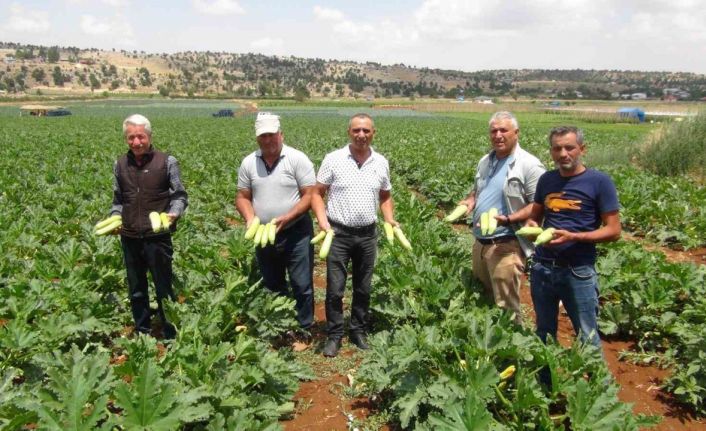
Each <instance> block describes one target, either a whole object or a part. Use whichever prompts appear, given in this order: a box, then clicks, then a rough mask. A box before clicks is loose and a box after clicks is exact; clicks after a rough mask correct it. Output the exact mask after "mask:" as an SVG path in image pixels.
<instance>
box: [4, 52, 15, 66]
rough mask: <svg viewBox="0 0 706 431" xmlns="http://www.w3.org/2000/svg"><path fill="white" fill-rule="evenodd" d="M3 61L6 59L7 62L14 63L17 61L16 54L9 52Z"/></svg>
mask: <svg viewBox="0 0 706 431" xmlns="http://www.w3.org/2000/svg"><path fill="white" fill-rule="evenodd" d="M3 61H4V62H5V63H6V64H12V63H14V62H15V56H14V55H11V54H8V55H6V56H5V58H4V59H3Z"/></svg>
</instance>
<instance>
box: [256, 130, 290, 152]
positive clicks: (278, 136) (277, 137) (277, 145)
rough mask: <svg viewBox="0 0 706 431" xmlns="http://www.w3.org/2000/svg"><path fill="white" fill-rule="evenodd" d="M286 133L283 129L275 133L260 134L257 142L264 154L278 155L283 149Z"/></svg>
mask: <svg viewBox="0 0 706 431" xmlns="http://www.w3.org/2000/svg"><path fill="white" fill-rule="evenodd" d="M283 138H284V135H283V134H282V132H281V131H279V132H275V133H263V134H262V135H260V136H258V137H257V138H256V139H257V144H258V145H259V146H260V150H261V151H262V154H263V155H264V156H272V155H277V154H279V153H280V151H281V150H282V141H283Z"/></svg>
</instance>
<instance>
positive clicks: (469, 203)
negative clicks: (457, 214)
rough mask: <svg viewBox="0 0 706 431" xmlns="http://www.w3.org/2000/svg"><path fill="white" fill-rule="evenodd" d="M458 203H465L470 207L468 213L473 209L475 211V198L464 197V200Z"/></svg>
mask: <svg viewBox="0 0 706 431" xmlns="http://www.w3.org/2000/svg"><path fill="white" fill-rule="evenodd" d="M457 205H465V206H466V207H468V209H467V210H466V215H468V214H470V213H471V211H473V208H475V206H476V200H475V199H464V200H462V201H459V202H458V204H457Z"/></svg>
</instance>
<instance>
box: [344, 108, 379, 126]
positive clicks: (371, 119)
mask: <svg viewBox="0 0 706 431" xmlns="http://www.w3.org/2000/svg"><path fill="white" fill-rule="evenodd" d="M355 118H367V119H368V120H370V125H371V126H372V127H373V129H375V121H373V117H371V116H370V115H368V114H366V113H365V112H359V113H357V114H355V115H354V116H352V117H351V119H350V120H348V128H349V129H350V128H351V124H353V120H354V119H355Z"/></svg>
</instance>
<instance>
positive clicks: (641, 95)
mask: <svg viewBox="0 0 706 431" xmlns="http://www.w3.org/2000/svg"><path fill="white" fill-rule="evenodd" d="M630 98H631V99H632V100H645V99H647V93H632V94H631V95H630Z"/></svg>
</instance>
